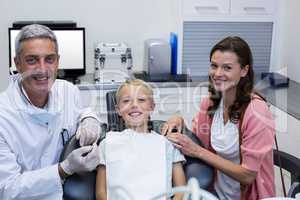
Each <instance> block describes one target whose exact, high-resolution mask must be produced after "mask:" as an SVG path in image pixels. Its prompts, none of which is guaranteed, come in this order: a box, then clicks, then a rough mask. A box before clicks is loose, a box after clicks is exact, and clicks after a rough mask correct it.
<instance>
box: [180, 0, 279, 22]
mask: <svg viewBox="0 0 300 200" xmlns="http://www.w3.org/2000/svg"><path fill="white" fill-rule="evenodd" d="M276 3H277V0H182V16H183V18H188V17H199V16H212V17H218V16H222V17H228V18H230V17H237V16H239V17H243V16H248V17H252V16H260V17H262V16H269V15H273V14H275V8H276Z"/></svg>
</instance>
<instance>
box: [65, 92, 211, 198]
mask: <svg viewBox="0 0 300 200" xmlns="http://www.w3.org/2000/svg"><path fill="white" fill-rule="evenodd" d="M106 103H107V119H108V124H107V125H106V124H102V130H103V131H104V132H105V133H106V132H108V131H122V130H124V129H125V124H124V121H123V119H122V118H120V117H119V115H118V114H117V112H116V110H115V105H116V92H108V93H107V94H106ZM163 123H164V121H160V120H154V121H150V124H149V125H150V126H149V127H150V129H151V130H153V131H155V132H157V133H160V132H161V127H162V125H163ZM183 134H186V135H187V136H189V137H190V138H191V139H192V140H193V141H194V142H196V143H197V144H199V145H202V143H201V141H200V140H199V139H198V138H197V137H196V136H195V135H194V134H193V133H192V132H191V131H189V130H188V129H184V130H183ZM103 135H105V134H103ZM102 139H103V138H100V140H99V141H98V143H99V142H100V141H101V140H102ZM77 148H79V143H78V141H77V140H76V139H75V137H74V136H73V137H71V138H70V140H69V141H68V143H67V144H66V146H65V148H64V150H63V152H62V154H61V157H60V161H63V160H64V159H65V158H66V157H67V156H68V155H69V153H70V152H71V151H73V150H74V149H77ZM185 159H186V163H185V165H184V170H185V175H186V178H187V180H188V179H190V178H191V177H194V178H196V180H197V181H198V182H199V186H200V187H201V188H202V189H207V188H208V187H209V186H210V185H211V183H212V180H213V168H212V167H211V166H209V165H208V164H206V163H204V162H202V161H201V160H199V159H194V158H192V157H189V156H185ZM96 173H97V172H96V170H94V171H92V172H83V173H80V174H73V175H72V176H70V177H68V178H67V179H66V181H65V183H64V185H63V191H64V196H63V198H64V200H94V199H96V197H95V185H96Z"/></svg>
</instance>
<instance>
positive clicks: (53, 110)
mask: <svg viewBox="0 0 300 200" xmlns="http://www.w3.org/2000/svg"><path fill="white" fill-rule="evenodd" d="M18 79H19V78H16V77H15V78H14V80H12V81H11V82H10V85H9V86H8V89H7V90H6V91H5V92H3V93H2V94H0V199H1V200H8V199H26V200H33V199H38V200H48V199H49V200H57V199H62V184H61V179H60V176H59V174H58V167H57V163H58V161H59V156H60V154H61V151H62V149H63V143H62V136H61V131H62V129H67V132H68V134H69V137H71V136H72V135H73V134H74V133H75V130H76V126H77V124H76V123H77V122H78V120H79V118H80V113H81V112H82V107H81V103H80V96H79V90H78V88H77V87H75V86H74V85H72V84H71V83H68V82H67V81H64V80H56V81H55V83H54V85H53V86H52V88H51V92H50V95H49V100H48V104H47V109H40V108H37V107H35V106H33V105H32V104H30V102H28V101H27V100H26V98H25V97H24V95H22V94H24V93H22V89H21V88H20V84H19V81H18ZM23 92H24V91H23ZM85 116H86V115H85ZM66 135H67V134H66V132H65V136H66Z"/></svg>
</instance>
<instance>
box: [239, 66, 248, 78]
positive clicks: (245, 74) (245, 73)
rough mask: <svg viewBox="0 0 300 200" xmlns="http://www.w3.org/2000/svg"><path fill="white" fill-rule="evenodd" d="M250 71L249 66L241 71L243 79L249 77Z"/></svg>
mask: <svg viewBox="0 0 300 200" xmlns="http://www.w3.org/2000/svg"><path fill="white" fill-rule="evenodd" d="M248 71H249V65H246V66H245V67H244V68H242V70H241V77H245V76H247V74H248Z"/></svg>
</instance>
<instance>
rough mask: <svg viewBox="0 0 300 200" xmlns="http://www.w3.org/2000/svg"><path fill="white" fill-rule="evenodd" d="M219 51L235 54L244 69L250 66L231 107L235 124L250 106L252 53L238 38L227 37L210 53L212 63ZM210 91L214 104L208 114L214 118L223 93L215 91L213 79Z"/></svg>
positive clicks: (252, 72) (252, 79)
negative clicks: (213, 57) (214, 55)
mask: <svg viewBox="0 0 300 200" xmlns="http://www.w3.org/2000/svg"><path fill="white" fill-rule="evenodd" d="M217 50H218V51H221V52H226V51H229V52H233V53H235V54H236V55H237V57H238V62H239V64H240V67H241V68H242V69H243V68H244V67H246V66H247V65H248V66H249V69H248V73H247V75H246V76H245V77H241V79H240V81H239V83H238V84H237V91H236V97H235V101H234V103H233V104H232V105H231V106H230V107H229V118H230V121H232V122H233V123H237V122H238V120H239V119H240V116H241V112H242V111H243V110H244V109H245V108H246V107H247V105H248V104H249V102H250V100H251V94H252V92H253V87H254V71H253V58H252V52H251V49H250V47H249V45H248V44H247V42H246V41H245V40H243V39H242V38H240V37H237V36H233V37H226V38H224V39H223V40H221V41H220V42H218V43H217V44H216V45H215V46H214V47H213V48H212V49H211V51H210V57H209V59H210V61H211V58H212V55H213V54H214V53H215V52H216V51H217ZM208 91H209V93H210V100H211V101H212V102H213V104H212V105H211V106H210V107H209V108H208V114H209V115H210V117H212V116H213V114H214V112H215V111H216V109H217V108H218V106H219V104H220V101H221V98H222V93H221V92H218V91H216V90H215V88H214V86H213V84H212V80H211V78H209V87H208ZM255 93H256V92H255ZM258 95H259V94H258ZM259 96H261V95H259Z"/></svg>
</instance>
